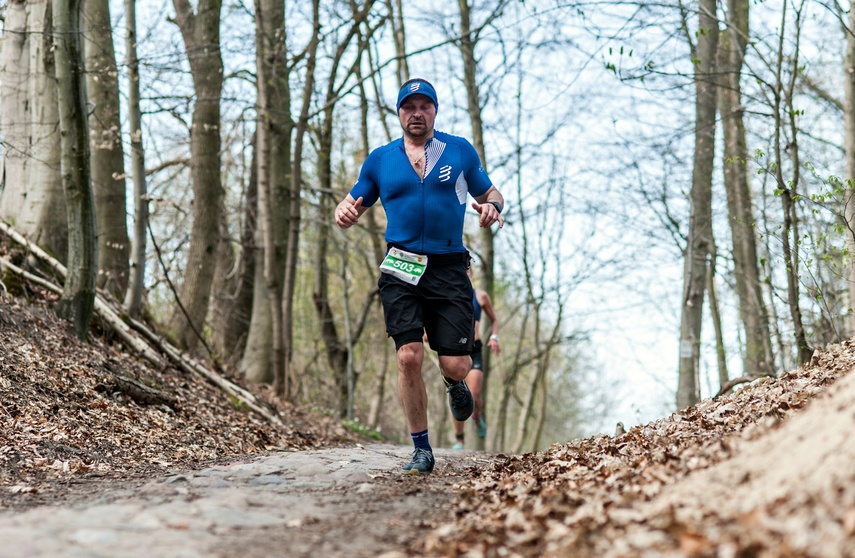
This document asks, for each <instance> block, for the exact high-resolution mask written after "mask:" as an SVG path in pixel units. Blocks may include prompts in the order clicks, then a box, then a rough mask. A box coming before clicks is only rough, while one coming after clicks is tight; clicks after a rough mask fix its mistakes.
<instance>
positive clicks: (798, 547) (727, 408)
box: [418, 341, 855, 557]
mask: <svg viewBox="0 0 855 558" xmlns="http://www.w3.org/2000/svg"><path fill="white" fill-rule="evenodd" d="M853 364H855V343H853V342H852V341H847V342H845V343H842V344H840V345H835V346H830V347H827V348H826V349H825V350H823V351H816V353H815V354H814V357H813V359H812V361H811V363H810V364H809V365H808V366H805V367H803V368H800V369H798V370H795V371H792V372H790V373H787V374H783V375H782V376H781V377H780V378H778V379H774V378H763V379H759V380H756V381H754V382H752V383H751V384H748V385H745V386H743V387H742V388H741V389H739V390H738V391H736V392H735V393H732V394H730V395H726V396H722V397H720V398H719V399H718V400H705V401H702V402H701V403H699V404H698V405H696V406H694V407H690V408H687V409H683V410H682V411H680V412H679V413H675V414H673V415H671V416H670V417H668V418H666V419H663V420H660V421H656V422H652V423H649V424H647V425H642V426H636V427H634V428H632V429H630V430H629V432H627V433H625V434H623V435H620V436H617V437H609V436H599V437H594V438H588V439H584V440H576V441H574V442H571V443H569V444H564V445H561V444H556V445H553V446H552V447H551V448H550V449H549V450H548V451H545V452H538V453H530V454H525V455H522V456H509V457H507V458H505V459H504V460H503V461H502V462H500V463H499V464H498V465H496V466H495V467H494V468H492V469H491V470H488V471H484V472H483V473H482V474H481V475H480V477H479V478H477V479H475V480H472V481H471V482H469V483H467V484H465V485H463V486H462V487H461V495H462V498H461V499H460V504H459V505H458V509H457V518H456V519H455V521H453V522H450V523H447V524H445V525H442V526H439V527H438V528H436V529H435V530H434V531H433V532H432V533H431V534H430V536H429V537H428V538H427V539H426V540H425V541H424V543H423V544H422V545H421V546H420V547H419V548H418V550H419V551H422V552H425V553H427V554H433V555H446V556H454V555H467V556H484V555H485V556H513V555H517V556H556V557H557V556H574V557H634V556H656V557H660V556H710V557H712V556H757V557H782V556H816V557H831V556H834V557H843V556H855V467H853V466H852V463H855V444H853V442H852V440H853V435H852V432H853V431H855V375H851V374H850V375H848V376H846V374H848V373H849V371H850V370H851V369H852V367H853ZM838 378H842V379H840V380H839V381H835V380H837V379H838Z"/></svg>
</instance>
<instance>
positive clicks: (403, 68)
mask: <svg viewBox="0 0 855 558" xmlns="http://www.w3.org/2000/svg"><path fill="white" fill-rule="evenodd" d="M386 9H387V10H388V11H389V14H390V21H391V23H392V36H393V37H394V39H395V60H396V62H397V66H396V72H397V77H398V87H401V86H402V85H403V84H404V82H405V81H407V80H408V79H410V68H409V65H408V64H407V34H406V32H405V29H404V7H403V5H402V3H401V0H386Z"/></svg>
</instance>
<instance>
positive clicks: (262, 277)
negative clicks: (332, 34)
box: [240, 0, 294, 383]
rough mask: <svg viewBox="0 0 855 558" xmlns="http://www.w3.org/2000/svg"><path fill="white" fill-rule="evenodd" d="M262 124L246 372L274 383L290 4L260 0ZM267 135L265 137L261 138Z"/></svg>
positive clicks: (284, 216) (287, 178)
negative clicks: (287, 15) (287, 13)
mask: <svg viewBox="0 0 855 558" xmlns="http://www.w3.org/2000/svg"><path fill="white" fill-rule="evenodd" d="M255 9H256V13H255V32H256V65H257V72H258V76H257V78H256V79H257V83H256V87H257V91H258V92H257V95H258V97H257V101H256V104H257V110H258V114H257V127H256V140H255V151H254V157H255V161H256V162H255V164H254V165H253V168H254V169H255V171H256V174H257V179H256V180H257V182H258V185H257V188H256V190H257V196H256V200H257V211H256V215H257V219H258V226H257V227H256V229H255V236H254V243H253V253H254V260H255V262H256V265H255V266H254V268H255V273H254V279H253V298H252V312H251V319H250V324H249V332H248V334H247V342H246V348H245V350H244V354H243V358H242V360H241V363H240V369H241V372H242V373H243V374H244V375H245V376H246V378H247V379H249V380H250V381H253V382H257V383H260V382H266V383H272V382H273V380H274V377H275V376H277V374H276V373H274V370H280V372H279V373H278V375H281V374H282V372H281V370H282V369H283V368H284V366H285V362H284V358H285V357H284V352H283V349H282V347H281V343H282V281H283V279H284V274H285V266H284V262H285V255H286V253H287V252H286V251H287V246H288V231H289V219H290V218H291V211H290V202H291V196H290V188H291V136H292V135H293V129H294V122H293V120H292V119H291V89H290V85H289V76H290V71H291V66H290V65H289V64H288V52H287V49H286V40H285V39H286V27H285V23H286V22H285V4H284V3H283V2H279V1H276V0H256V3H255ZM262 134H263V136H264V137H261V136H262Z"/></svg>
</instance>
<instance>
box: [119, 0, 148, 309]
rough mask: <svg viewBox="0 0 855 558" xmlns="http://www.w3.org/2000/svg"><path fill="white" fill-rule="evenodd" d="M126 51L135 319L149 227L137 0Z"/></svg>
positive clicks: (129, 16) (128, 303)
mask: <svg viewBox="0 0 855 558" xmlns="http://www.w3.org/2000/svg"><path fill="white" fill-rule="evenodd" d="M125 28H126V29H127V31H126V32H127V36H126V45H125V50H126V52H127V54H126V58H127V66H128V123H129V125H130V128H131V129H130V132H131V169H132V170H131V173H132V177H131V178H132V179H133V182H134V241H133V255H132V258H131V270H130V273H131V276H130V281H129V283H128V290H127V293H126V295H125V310H126V311H127V312H128V314H129V315H130V316H131V318H134V319H136V318H137V317H139V314H140V307H141V305H142V297H143V290H144V288H145V247H146V230H147V229H148V190H147V188H146V183H145V151H144V150H143V143H142V111H141V110H140V73H139V59H138V58H137V18H136V0H125Z"/></svg>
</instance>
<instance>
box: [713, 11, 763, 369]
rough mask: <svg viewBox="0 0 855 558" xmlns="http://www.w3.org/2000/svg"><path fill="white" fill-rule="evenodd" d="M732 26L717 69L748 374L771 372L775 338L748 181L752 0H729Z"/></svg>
mask: <svg viewBox="0 0 855 558" xmlns="http://www.w3.org/2000/svg"><path fill="white" fill-rule="evenodd" d="M727 15H728V17H727V29H726V30H725V31H724V32H723V33H722V34H721V37H720V39H721V40H720V44H719V58H718V68H717V69H718V71H719V74H720V75H721V82H720V84H721V86H720V87H719V91H718V103H719V112H720V113H721V120H722V128H723V133H724V164H723V168H724V187H725V191H726V192H727V208H728V216H729V220H730V231H731V239H732V242H733V266H734V276H735V279H736V294H737V296H738V299H739V317H740V320H741V321H742V324H743V327H744V329H745V352H744V354H743V370H744V372H745V375H747V376H763V375H767V374H770V373H772V338H771V334H770V332H769V316H768V312H767V310H766V305H765V304H764V302H763V290H762V282H761V280H760V272H759V268H758V265H757V237H756V227H755V221H756V220H755V216H754V207H753V204H752V201H751V188H750V184H749V182H748V158H749V156H748V147H747V145H746V139H745V123H744V114H745V109H744V107H743V104H742V103H743V100H742V85H741V77H742V67H743V64H744V60H745V49H746V46H747V44H748V33H749V28H748V15H749V7H748V0H728V2H727Z"/></svg>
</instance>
